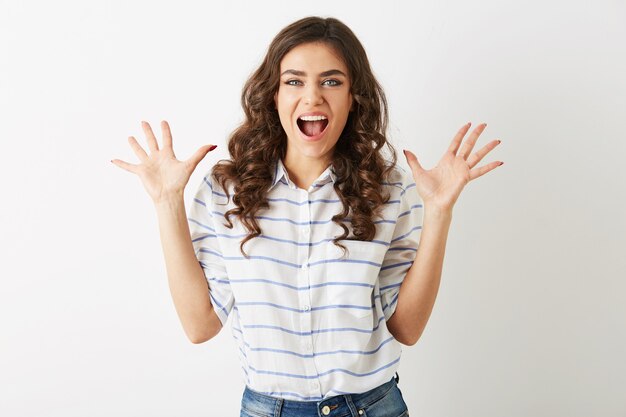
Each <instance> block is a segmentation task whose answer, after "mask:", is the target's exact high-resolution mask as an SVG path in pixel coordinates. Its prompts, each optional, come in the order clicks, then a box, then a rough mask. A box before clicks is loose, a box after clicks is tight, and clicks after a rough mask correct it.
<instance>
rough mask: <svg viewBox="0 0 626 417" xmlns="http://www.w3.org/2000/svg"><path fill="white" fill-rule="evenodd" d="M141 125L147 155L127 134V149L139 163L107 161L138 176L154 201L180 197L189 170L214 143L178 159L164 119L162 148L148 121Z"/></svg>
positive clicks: (194, 166)
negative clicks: (183, 158)
mask: <svg viewBox="0 0 626 417" xmlns="http://www.w3.org/2000/svg"><path fill="white" fill-rule="evenodd" d="M141 126H142V128H143V131H144V133H145V135H146V138H147V140H148V146H149V147H150V155H148V154H147V153H146V151H144V149H143V148H142V147H141V146H140V145H139V143H137V140H136V139H135V138H134V137H132V136H129V137H128V143H130V146H131V148H133V151H134V152H135V155H137V157H138V158H139V159H140V160H141V163H140V164H138V165H137V164H130V163H128V162H124V161H121V160H119V159H113V160H112V161H111V162H113V163H114V164H115V165H117V166H118V167H120V168H122V169H125V170H126V171H128V172H132V173H134V174H137V175H139V178H141V182H142V183H143V185H144V187H145V188H146V191H148V194H150V197H151V198H152V201H153V202H154V203H155V204H157V203H159V202H161V201H164V200H166V199H167V198H171V197H174V196H179V195H181V196H182V195H183V193H184V190H185V186H186V185H187V182H188V181H189V177H191V173H192V172H193V170H194V169H196V166H198V164H199V163H200V161H201V160H202V159H203V158H204V157H205V156H206V154H207V153H208V152H209V151H211V150H213V149H214V148H215V146H214V145H205V146H202V147H201V148H200V149H198V150H197V151H196V152H195V153H194V154H193V155H192V156H191V158H189V159H187V160H186V161H179V160H178V159H176V155H174V149H173V147H172V133H171V131H170V126H169V124H168V123H167V122H166V121H165V120H163V121H162V122H161V132H162V133H163V149H159V145H158V144H157V140H156V138H155V137H154V133H153V132H152V128H151V127H150V125H149V124H148V122H144V121H142V122H141Z"/></svg>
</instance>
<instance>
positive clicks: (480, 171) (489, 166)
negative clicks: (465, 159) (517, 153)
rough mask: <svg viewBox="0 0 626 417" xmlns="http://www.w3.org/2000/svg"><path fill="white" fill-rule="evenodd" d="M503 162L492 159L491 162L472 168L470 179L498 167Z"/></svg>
mask: <svg viewBox="0 0 626 417" xmlns="http://www.w3.org/2000/svg"><path fill="white" fill-rule="evenodd" d="M503 163H504V162H500V161H494V162H491V163H489V164H487V165H483V166H482V167H480V168H474V169H472V170H471V171H470V181H472V180H475V179H476V178H478V177H480V176H482V175H485V174H486V173H488V172H489V171H491V170H492V169H494V168H497V167H499V166H500V165H502V164H503Z"/></svg>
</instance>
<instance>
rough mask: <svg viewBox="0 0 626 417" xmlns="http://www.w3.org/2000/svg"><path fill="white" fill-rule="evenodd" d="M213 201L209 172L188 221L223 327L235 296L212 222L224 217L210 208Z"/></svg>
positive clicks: (196, 197) (194, 198)
mask: <svg viewBox="0 0 626 417" xmlns="http://www.w3.org/2000/svg"><path fill="white" fill-rule="evenodd" d="M212 201H213V184H212V183H211V177H210V173H207V174H206V175H205V177H204V178H203V180H202V182H201V183H200V186H199V187H198V188H197V190H196V193H195V195H194V197H193V200H192V201H191V206H190V209H189V214H188V216H187V221H188V223H189V232H190V234H191V242H192V244H193V247H194V251H195V254H196V258H197V259H198V262H199V263H200V266H202V270H203V271H204V276H205V277H206V280H207V284H208V291H209V296H210V297H211V304H213V309H214V310H215V312H216V313H217V317H218V318H219V319H220V322H221V323H222V326H224V325H225V324H226V320H227V319H228V315H229V314H230V312H231V310H232V308H233V305H234V302H235V298H234V295H233V292H232V289H231V287H230V280H229V279H228V274H227V272H226V265H225V263H224V258H223V256H222V251H221V250H220V246H219V239H218V234H217V232H216V229H215V224H214V222H215V221H218V219H223V215H220V214H219V212H215V211H213V208H212V207H213V204H212Z"/></svg>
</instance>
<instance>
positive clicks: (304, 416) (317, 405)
mask: <svg viewBox="0 0 626 417" xmlns="http://www.w3.org/2000/svg"><path fill="white" fill-rule="evenodd" d="M399 381H400V376H399V375H398V374H397V373H396V376H394V377H393V378H391V380H389V382H385V383H384V384H382V385H380V386H378V387H376V388H372V389H371V390H369V391H366V392H363V393H360V394H345V395H336V396H334V397H329V398H326V399H325V400H322V401H294V400H286V399H283V398H277V397H271V396H268V395H265V394H261V393H260V392H257V391H254V390H252V389H250V388H249V387H248V386H247V385H246V388H245V389H244V391H243V397H242V399H241V413H240V414H239V417H409V410H408V407H407V405H406V403H405V402H404V399H403V398H402V392H401V391H400V388H399V387H398V382H399Z"/></svg>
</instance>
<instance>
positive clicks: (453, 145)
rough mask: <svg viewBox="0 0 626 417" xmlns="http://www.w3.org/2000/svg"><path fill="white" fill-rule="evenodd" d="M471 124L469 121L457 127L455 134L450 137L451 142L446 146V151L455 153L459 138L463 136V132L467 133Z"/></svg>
mask: <svg viewBox="0 0 626 417" xmlns="http://www.w3.org/2000/svg"><path fill="white" fill-rule="evenodd" d="M471 125H472V122H469V123H467V124H466V125H464V126H463V127H462V128H460V129H459V131H458V132H457V134H456V135H455V136H454V138H453V139H452V142H451V143H450V147H448V152H451V153H452V155H456V151H457V150H458V149H459V145H460V144H461V140H463V136H465V134H466V133H467V131H468V130H469V128H470V126H471Z"/></svg>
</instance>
